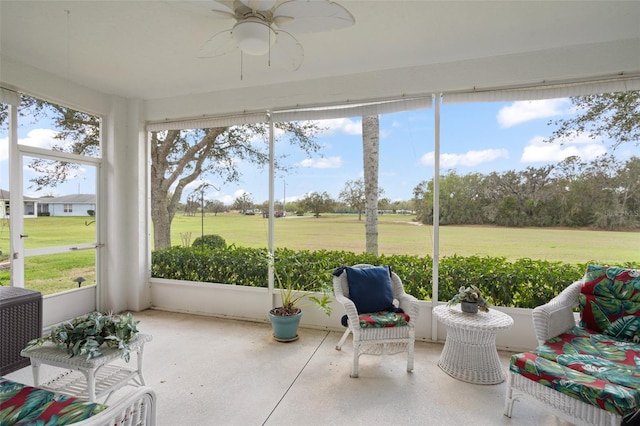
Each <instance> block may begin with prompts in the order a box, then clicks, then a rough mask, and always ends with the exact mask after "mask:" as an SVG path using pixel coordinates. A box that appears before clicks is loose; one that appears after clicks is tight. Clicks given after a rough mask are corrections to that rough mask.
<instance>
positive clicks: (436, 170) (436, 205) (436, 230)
mask: <svg viewBox="0 0 640 426" xmlns="http://www.w3.org/2000/svg"><path fill="white" fill-rule="evenodd" d="M441 97H442V96H441V94H436V95H435V101H436V107H435V109H434V115H435V117H434V121H435V123H434V128H435V142H434V153H433V161H434V163H433V265H432V276H431V280H432V282H433V288H432V289H431V303H432V307H433V308H435V307H436V306H437V305H438V264H439V258H440V253H439V250H440V99H441ZM431 340H434V341H435V340H438V320H437V318H436V316H435V314H434V313H433V310H432V311H431Z"/></svg>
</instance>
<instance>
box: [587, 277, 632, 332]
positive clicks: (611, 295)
mask: <svg viewBox="0 0 640 426" xmlns="http://www.w3.org/2000/svg"><path fill="white" fill-rule="evenodd" d="M584 281H585V282H584V284H582V288H581V290H580V296H579V298H578V303H579V307H580V325H581V326H582V327H585V328H588V329H591V330H594V331H598V332H602V333H605V334H607V335H610V336H614V337H617V338H619V339H624V340H631V341H634V342H639V343H640V271H639V270H637V269H626V268H618V267H606V266H597V265H589V266H587V271H586V273H585V277H584Z"/></svg>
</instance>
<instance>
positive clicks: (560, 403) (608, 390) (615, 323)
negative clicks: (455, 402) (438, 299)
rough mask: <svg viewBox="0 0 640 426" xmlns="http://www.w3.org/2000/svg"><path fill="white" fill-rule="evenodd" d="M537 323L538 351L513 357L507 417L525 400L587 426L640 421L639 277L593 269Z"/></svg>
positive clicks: (539, 313) (542, 311) (543, 310)
mask: <svg viewBox="0 0 640 426" xmlns="http://www.w3.org/2000/svg"><path fill="white" fill-rule="evenodd" d="M576 306H577V307H579V316H580V321H579V323H578V325H576V319H575V315H574V308H575V307H576ZM533 323H534V329H535V332H536V336H537V339H538V343H539V346H538V348H536V349H535V350H533V351H531V352H525V353H521V354H516V355H513V356H512V358H511V365H510V368H509V375H508V389H507V395H506V399H505V408H504V414H505V415H506V416H508V417H511V415H512V410H513V403H514V402H515V401H516V400H518V399H525V400H527V401H529V402H533V403H537V404H540V405H541V406H543V407H544V408H545V409H548V410H550V411H551V412H553V413H554V414H555V415H557V416H558V417H561V418H563V419H565V420H568V421H570V422H572V423H576V424H581V425H583V424H590V425H620V424H637V423H627V422H628V421H629V419H631V418H632V422H638V421H640V420H638V417H639V416H640V363H639V362H638V360H640V271H638V270H634V269H624V268H609V267H605V266H594V265H589V266H588V267H587V272H586V273H585V276H584V277H583V278H582V279H581V280H580V281H576V282H574V283H573V284H571V285H570V286H569V287H567V288H566V289H565V290H564V291H562V292H561V293H560V294H559V295H558V296H556V297H555V298H554V299H552V300H551V301H550V302H549V303H547V304H545V305H542V306H539V307H537V308H536V309H534V310H533Z"/></svg>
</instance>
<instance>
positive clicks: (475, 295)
mask: <svg viewBox="0 0 640 426" xmlns="http://www.w3.org/2000/svg"><path fill="white" fill-rule="evenodd" d="M457 303H460V308H461V310H462V312H468V313H472V314H475V313H477V312H478V310H481V311H483V312H489V305H488V304H487V301H486V300H484V298H483V297H482V293H480V289H479V288H478V287H476V286H475V285H470V286H467V287H465V286H462V287H460V288H459V289H458V293H457V294H455V295H454V296H453V297H452V298H451V300H449V302H448V303H447V306H452V305H455V304H457Z"/></svg>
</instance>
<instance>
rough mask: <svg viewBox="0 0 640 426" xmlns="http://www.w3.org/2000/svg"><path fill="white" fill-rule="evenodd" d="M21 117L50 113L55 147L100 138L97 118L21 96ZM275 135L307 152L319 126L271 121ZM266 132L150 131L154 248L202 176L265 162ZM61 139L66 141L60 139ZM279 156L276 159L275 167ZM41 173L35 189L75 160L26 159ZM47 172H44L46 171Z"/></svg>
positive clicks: (260, 128) (167, 239) (228, 176)
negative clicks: (189, 189)
mask: <svg viewBox="0 0 640 426" xmlns="http://www.w3.org/2000/svg"><path fill="white" fill-rule="evenodd" d="M20 115H21V116H22V117H29V116H31V117H35V118H41V117H48V118H49V119H50V120H52V121H53V123H54V124H55V126H56V130H58V131H59V133H58V135H57V136H56V137H57V139H59V140H60V141H61V142H60V144H58V145H57V146H55V147H54V148H53V149H55V150H58V151H65V152H73V153H76V154H84V155H95V153H96V152H97V150H98V149H99V146H100V145H99V142H100V119H99V117H96V116H92V115H89V114H85V113H82V112H79V111H74V110H72V109H70V108H65V107H62V106H59V105H53V104H49V103H47V102H43V101H39V100H35V99H33V98H30V97H27V96H23V97H22V103H21V106H20ZM6 121H7V106H6V105H4V104H0V125H4V126H6ZM275 127H276V129H278V134H282V135H283V136H282V137H281V138H282V139H287V140H288V141H289V142H290V143H291V144H294V145H296V146H298V147H299V148H300V149H302V150H303V151H305V152H307V153H312V152H316V151H317V150H318V149H319V145H318V144H317V143H316V141H315V137H316V136H317V135H318V132H319V131H320V130H321V129H320V127H319V126H318V125H317V124H316V123H314V122H308V121H307V122H292V123H275ZM268 131H269V128H268V126H267V125H265V124H253V125H243V126H231V127H216V128H210V129H193V130H169V131H161V132H151V135H150V141H151V220H152V222H153V227H154V248H155V249H160V248H164V247H168V246H170V245H171V222H172V220H173V218H174V216H175V214H176V211H177V209H178V205H179V203H180V200H181V198H182V196H183V193H184V190H185V188H186V187H187V185H189V184H190V183H192V182H194V181H196V180H197V179H204V178H205V177H206V176H214V177H217V178H218V179H219V180H220V181H222V182H223V183H226V182H234V181H238V180H240V178H241V175H240V170H239V167H238V164H239V162H243V161H244V162H250V163H253V164H255V165H256V166H258V167H260V166H264V165H265V164H267V162H268V159H269V158H268V143H267V141H268V136H269V135H268ZM63 142H64V143H63ZM278 160H282V157H279V158H278V159H276V167H278V166H279V165H281V161H278ZM30 167H32V168H33V169H34V170H36V171H39V172H41V173H40V174H39V177H38V178H36V179H35V180H34V181H33V182H32V183H33V184H34V186H35V187H36V188H37V189H42V188H44V187H49V188H53V187H55V186H57V185H59V184H61V183H62V182H64V181H65V180H66V179H67V178H68V176H69V175H70V173H71V172H72V170H71V168H72V167H74V165H72V164H69V163H66V162H54V163H52V162H50V161H47V160H36V161H34V162H33V163H31V164H30ZM45 171H46V173H44V172H45Z"/></svg>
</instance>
